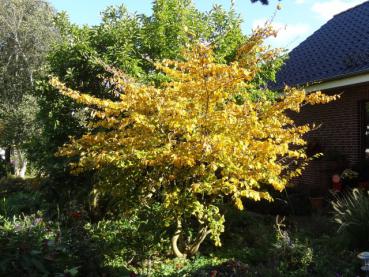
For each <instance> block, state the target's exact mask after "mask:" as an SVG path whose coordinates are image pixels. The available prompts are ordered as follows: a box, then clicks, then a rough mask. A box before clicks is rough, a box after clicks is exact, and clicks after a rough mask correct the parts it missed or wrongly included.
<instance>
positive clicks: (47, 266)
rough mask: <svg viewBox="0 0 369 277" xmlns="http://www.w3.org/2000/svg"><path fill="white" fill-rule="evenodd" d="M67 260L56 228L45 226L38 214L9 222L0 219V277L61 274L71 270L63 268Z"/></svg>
mask: <svg viewBox="0 0 369 277" xmlns="http://www.w3.org/2000/svg"><path fill="white" fill-rule="evenodd" d="M70 258H71V257H70V256H69V251H68V249H67V248H66V247H64V246H63V245H62V243H61V239H60V232H59V231H58V228H57V227H56V226H52V225H49V224H48V223H46V222H45V221H44V219H43V218H42V217H41V214H35V215H30V216H22V217H14V218H13V219H11V220H10V219H7V218H5V217H2V216H0V275H1V276H15V275H16V276H48V275H50V274H52V273H54V274H57V273H60V274H64V272H65V271H66V270H67V271H68V270H70V269H72V268H70V269H68V267H67V266H66V264H67V263H68V261H69V259H70ZM75 271H76V269H74V270H72V273H73V272H75Z"/></svg>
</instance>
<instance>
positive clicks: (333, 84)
mask: <svg viewBox="0 0 369 277" xmlns="http://www.w3.org/2000/svg"><path fill="white" fill-rule="evenodd" d="M344 77H345V78H339V77H338V78H333V79H329V80H325V81H323V82H320V83H315V84H311V85H307V86H306V87H305V91H307V92H313V91H318V90H327V89H333V88H340V87H346V86H352V85H357V84H362V83H367V82H369V70H366V71H363V72H360V73H359V74H352V75H345V76H344Z"/></svg>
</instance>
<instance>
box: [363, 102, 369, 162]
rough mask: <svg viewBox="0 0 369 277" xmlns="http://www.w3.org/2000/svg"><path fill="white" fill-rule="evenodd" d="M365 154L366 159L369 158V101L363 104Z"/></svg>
mask: <svg viewBox="0 0 369 277" xmlns="http://www.w3.org/2000/svg"><path fill="white" fill-rule="evenodd" d="M362 144H363V145H362V149H363V155H364V157H365V159H366V160H369V102H364V105H363V142H362Z"/></svg>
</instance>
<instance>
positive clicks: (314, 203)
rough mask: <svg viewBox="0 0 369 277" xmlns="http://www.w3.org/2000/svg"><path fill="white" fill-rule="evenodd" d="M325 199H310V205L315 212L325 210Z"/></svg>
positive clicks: (320, 197)
mask: <svg viewBox="0 0 369 277" xmlns="http://www.w3.org/2000/svg"><path fill="white" fill-rule="evenodd" d="M323 203H324V197H322V196H318V197H310V205H311V208H312V209H313V210H321V209H322V208H323Z"/></svg>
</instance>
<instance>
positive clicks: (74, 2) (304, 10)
mask: <svg viewBox="0 0 369 277" xmlns="http://www.w3.org/2000/svg"><path fill="white" fill-rule="evenodd" d="M193 1H194V2H195V5H196V6H197V8H198V9H200V10H202V11H208V10H210V9H211V7H212V6H213V5H214V4H220V5H223V6H224V7H226V8H227V7H229V6H230V2H231V0H193ZM234 1H235V4H236V11H237V12H238V13H240V14H241V16H242V19H243V21H244V23H243V26H242V28H243V31H244V32H245V33H246V34H247V33H250V32H251V30H252V28H254V27H256V26H258V25H263V24H264V23H265V21H266V20H268V19H269V18H271V17H272V16H273V14H274V11H275V10H276V6H277V4H278V3H281V4H282V9H281V10H280V11H278V12H277V14H276V16H275V18H274V21H273V25H274V26H275V28H276V29H277V30H278V31H279V34H278V37H277V38H275V39H272V40H269V41H268V43H269V44H271V45H272V46H274V47H283V48H287V49H293V48H294V47H296V46H297V45H298V44H299V43H301V42H302V41H303V40H305V39H306V38H307V37H308V36H309V35H311V34H312V33H313V32H315V31H316V30H318V29H319V28H320V26H322V25H323V24H324V23H326V22H327V21H328V20H329V19H331V18H332V17H333V16H334V15H335V14H337V13H340V12H342V11H344V10H347V9H349V8H351V7H354V6H356V5H358V4H361V3H363V2H365V1H366V0H282V1H281V2H278V1H277V0H270V4H269V5H268V6H264V5H262V4H260V3H255V4H251V1H250V0H234ZM49 2H50V3H51V4H52V5H53V6H54V7H55V8H56V10H58V11H66V12H67V13H68V14H69V17H70V19H71V21H72V22H74V23H77V24H80V25H83V24H88V25H97V24H99V22H100V19H101V18H100V12H101V11H103V10H104V9H105V8H106V7H108V6H111V5H121V4H124V5H125V6H126V7H127V8H128V10H129V11H131V12H132V13H134V12H137V13H145V14H147V15H150V14H151V4H152V0H49Z"/></svg>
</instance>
